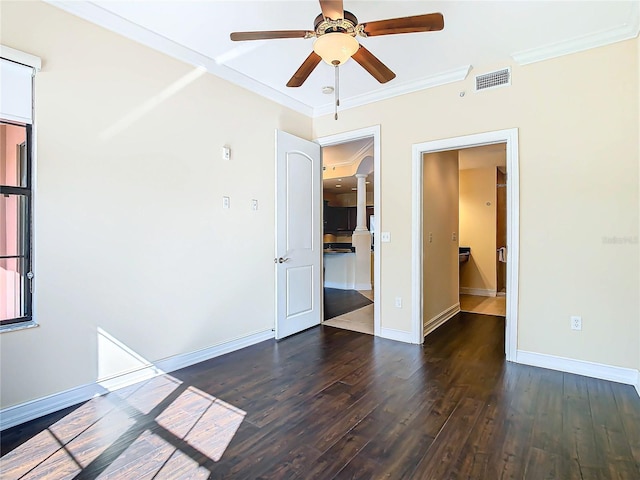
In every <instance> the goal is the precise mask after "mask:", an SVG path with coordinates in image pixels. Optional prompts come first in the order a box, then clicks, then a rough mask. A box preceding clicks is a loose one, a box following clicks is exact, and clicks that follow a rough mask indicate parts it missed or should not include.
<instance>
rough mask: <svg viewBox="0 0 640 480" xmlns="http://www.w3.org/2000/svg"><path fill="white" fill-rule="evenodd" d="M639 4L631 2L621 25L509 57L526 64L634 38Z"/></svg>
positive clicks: (639, 23)
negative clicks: (626, 18) (625, 19)
mask: <svg viewBox="0 0 640 480" xmlns="http://www.w3.org/2000/svg"><path fill="white" fill-rule="evenodd" d="M639 5H640V3H639V2H637V1H636V2H631V9H630V15H629V22H628V23H626V24H625V25H623V26H621V27H616V28H612V29H609V30H605V31H603V32H597V33H591V34H588V35H584V36H581V37H577V38H572V39H570V40H564V41H562V42H558V43H554V44H552V45H547V46H544V47H538V48H533V49H530V50H523V51H521V52H516V53H514V54H512V55H511V58H513V60H514V61H515V62H516V63H518V64H520V65H528V64H530V63H535V62H541V61H543V60H549V59H551V58H556V57H561V56H563V55H570V54H572V53H577V52H582V51H585V50H589V49H592V48H596V47H603V46H605V45H610V44H612V43H616V42H622V41H624V40H629V39H630V38H636V37H637V36H638V32H639V31H640V6H639Z"/></svg>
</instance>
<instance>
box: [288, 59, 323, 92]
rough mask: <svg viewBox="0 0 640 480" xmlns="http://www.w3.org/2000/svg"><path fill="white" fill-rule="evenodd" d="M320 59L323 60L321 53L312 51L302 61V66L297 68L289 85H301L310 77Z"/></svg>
mask: <svg viewBox="0 0 640 480" xmlns="http://www.w3.org/2000/svg"><path fill="white" fill-rule="evenodd" d="M320 60H322V58H321V57H320V55H318V54H317V53H316V52H313V51H312V52H311V53H310V54H309V56H308V57H307V59H306V60H305V61H304V62H302V65H300V68H298V70H296V73H294V74H293V77H291V80H289V81H288V82H287V87H299V86H300V85H302V84H303V83H304V82H305V80H306V79H307V78H308V77H309V75H311V72H313V70H314V68H316V67H317V66H318V64H319V63H320Z"/></svg>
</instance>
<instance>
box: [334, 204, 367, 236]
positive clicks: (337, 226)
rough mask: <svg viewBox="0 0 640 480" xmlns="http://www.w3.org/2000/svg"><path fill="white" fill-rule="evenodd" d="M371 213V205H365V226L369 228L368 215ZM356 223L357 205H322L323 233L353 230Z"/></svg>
mask: <svg viewBox="0 0 640 480" xmlns="http://www.w3.org/2000/svg"><path fill="white" fill-rule="evenodd" d="M371 215H373V207H367V214H366V217H367V228H370V225H369V217H370V216H371ZM357 225H358V209H357V207H330V206H329V205H325V206H324V233H338V232H353V231H354V230H355V229H356V226H357Z"/></svg>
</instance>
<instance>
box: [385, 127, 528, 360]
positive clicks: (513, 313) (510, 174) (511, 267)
mask: <svg viewBox="0 0 640 480" xmlns="http://www.w3.org/2000/svg"><path fill="white" fill-rule="evenodd" d="M496 143H506V144H507V152H506V153H507V255H508V261H507V299H506V300H507V312H506V313H507V315H506V322H505V323H506V326H505V329H506V332H505V354H506V358H507V361H509V362H515V361H516V351H517V347H518V265H519V260H518V259H519V251H518V250H519V245H520V238H519V232H520V228H519V215H520V187H519V186H520V183H519V171H518V163H519V162H518V129H517V128H511V129H508V130H498V131H494V132H485V133H478V134H475V135H466V136H462V137H454V138H447V139H443V140H434V141H431V142H424V143H418V144H414V145H413V197H412V202H413V219H412V229H413V232H412V261H411V265H412V269H411V270H412V271H411V284H412V289H413V292H412V293H413V294H412V337H413V339H414V343H422V342H423V341H424V332H423V320H422V316H423V305H422V285H423V278H422V273H423V272H422V270H423V269H422V255H423V253H422V186H423V177H422V170H423V161H422V156H423V154H425V153H433V152H442V151H446V150H459V149H463V148H471V147H479V146H483V145H491V144H496ZM376 178H377V177H376Z"/></svg>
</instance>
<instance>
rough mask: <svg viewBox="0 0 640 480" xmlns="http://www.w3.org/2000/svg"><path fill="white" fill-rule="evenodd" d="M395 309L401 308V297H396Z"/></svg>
mask: <svg viewBox="0 0 640 480" xmlns="http://www.w3.org/2000/svg"><path fill="white" fill-rule="evenodd" d="M396 308H402V297H396Z"/></svg>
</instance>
